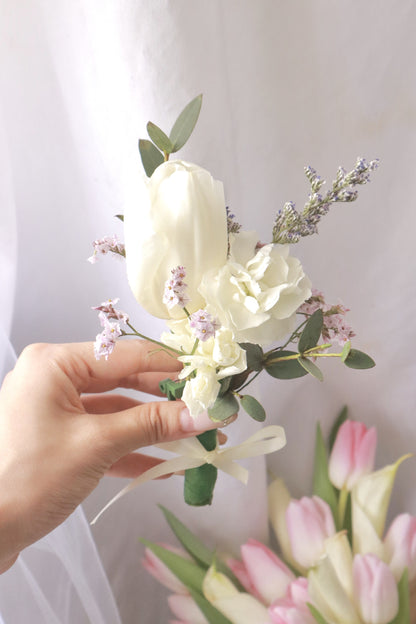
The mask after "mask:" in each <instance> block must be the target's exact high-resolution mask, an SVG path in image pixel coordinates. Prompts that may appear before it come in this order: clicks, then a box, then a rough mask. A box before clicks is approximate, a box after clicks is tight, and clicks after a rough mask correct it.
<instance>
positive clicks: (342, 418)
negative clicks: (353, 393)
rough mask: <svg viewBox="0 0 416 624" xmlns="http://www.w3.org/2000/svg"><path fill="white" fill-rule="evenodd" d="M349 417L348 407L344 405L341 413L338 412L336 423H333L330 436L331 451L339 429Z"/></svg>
mask: <svg viewBox="0 0 416 624" xmlns="http://www.w3.org/2000/svg"><path fill="white" fill-rule="evenodd" d="M347 418H348V407H347V406H346V405H344V407H343V408H342V410H341V411H340V413H339V414H338V416H337V418H336V420H335V422H334V424H333V425H332V429H331V433H330V434H329V438H328V447H329V452H331V451H332V447H333V446H334V444H335V440H336V437H337V435H338V430H339V428H340V427H341V425H342V423H344V422H345V421H346V420H347Z"/></svg>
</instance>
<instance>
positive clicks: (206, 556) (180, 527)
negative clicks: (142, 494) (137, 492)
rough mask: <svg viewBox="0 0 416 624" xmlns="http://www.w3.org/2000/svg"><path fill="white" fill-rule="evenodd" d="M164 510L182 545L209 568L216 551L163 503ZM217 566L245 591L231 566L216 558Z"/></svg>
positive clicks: (161, 507)
mask: <svg viewBox="0 0 416 624" xmlns="http://www.w3.org/2000/svg"><path fill="white" fill-rule="evenodd" d="M159 507H160V509H161V510H162V512H163V514H164V516H165V519H166V521H167V523H168V524H169V526H170V528H171V529H172V531H173V533H174V534H175V535H176V537H177V539H178V540H179V541H180V543H181V544H182V546H183V547H184V548H185V550H187V551H188V553H189V554H190V555H191V557H193V558H194V559H195V560H196V561H197V563H199V564H200V565H202V566H203V567H204V568H205V569H208V568H209V567H210V566H211V565H212V563H213V561H214V559H215V558H216V554H215V551H213V550H210V549H209V548H207V547H206V546H205V544H204V543H203V542H201V540H200V539H199V538H198V537H197V536H196V535H195V534H194V533H192V531H190V530H189V529H188V527H186V526H185V525H184V524H183V523H182V522H181V521H180V520H179V519H178V518H177V517H176V516H175V515H174V514H173V513H172V512H171V511H169V509H166V507H163V505H159ZM215 567H216V569H217V570H218V571H219V572H222V573H223V574H225V575H226V576H228V578H229V579H230V580H231V581H232V582H233V583H234V585H235V586H236V587H237V589H239V590H240V591H244V588H243V586H242V585H241V583H240V581H239V580H238V579H237V577H236V576H234V574H233V573H232V572H231V570H230V568H229V567H228V566H227V565H225V563H223V562H222V561H221V560H219V559H216V562H215Z"/></svg>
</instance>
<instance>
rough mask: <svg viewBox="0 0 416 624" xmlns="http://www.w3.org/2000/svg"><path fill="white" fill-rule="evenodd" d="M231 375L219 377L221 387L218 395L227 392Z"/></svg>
mask: <svg viewBox="0 0 416 624" xmlns="http://www.w3.org/2000/svg"><path fill="white" fill-rule="evenodd" d="M231 380H232V377H223V378H222V379H220V384H221V389H220V391H219V396H221V397H222V396H224V394H227V392H228V390H229V389H230V383H231Z"/></svg>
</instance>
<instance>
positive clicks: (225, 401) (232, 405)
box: [208, 392, 239, 422]
mask: <svg viewBox="0 0 416 624" xmlns="http://www.w3.org/2000/svg"><path fill="white" fill-rule="evenodd" d="M238 408H239V405H238V401H237V399H236V398H235V396H234V395H233V394H232V392H227V393H226V394H224V396H219V397H217V400H216V401H215V403H214V405H213V406H212V407H210V408H208V414H209V417H210V418H211V420H213V421H214V422H222V421H223V420H227V418H229V417H230V416H233V415H234V414H237V412H238Z"/></svg>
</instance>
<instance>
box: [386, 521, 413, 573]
mask: <svg viewBox="0 0 416 624" xmlns="http://www.w3.org/2000/svg"><path fill="white" fill-rule="evenodd" d="M384 546H385V552H386V557H387V563H388V564H389V567H390V570H392V572H393V574H394V576H395V578H396V581H399V580H400V577H401V575H402V574H403V571H404V569H405V568H407V570H408V574H409V582H412V581H414V580H415V579H416V518H415V517H414V516H410V515H409V514H400V515H399V516H397V517H396V518H395V519H394V520H393V522H392V524H391V526H390V528H389V530H388V531H387V534H386V537H385V538H384Z"/></svg>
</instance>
